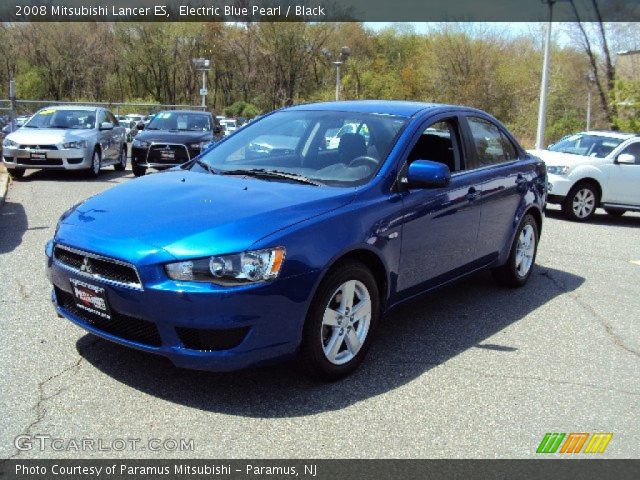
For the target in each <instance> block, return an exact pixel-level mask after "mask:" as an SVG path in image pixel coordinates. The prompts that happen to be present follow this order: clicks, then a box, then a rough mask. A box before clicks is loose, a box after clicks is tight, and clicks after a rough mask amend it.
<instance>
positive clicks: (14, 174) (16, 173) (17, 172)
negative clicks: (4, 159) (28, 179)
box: [7, 168, 26, 178]
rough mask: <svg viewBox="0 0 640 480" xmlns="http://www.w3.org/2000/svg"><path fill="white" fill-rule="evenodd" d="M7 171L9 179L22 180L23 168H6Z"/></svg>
mask: <svg viewBox="0 0 640 480" xmlns="http://www.w3.org/2000/svg"><path fill="white" fill-rule="evenodd" d="M7 171H8V172H9V175H11V178H22V177H24V174H25V172H26V170H25V169H24V168H7Z"/></svg>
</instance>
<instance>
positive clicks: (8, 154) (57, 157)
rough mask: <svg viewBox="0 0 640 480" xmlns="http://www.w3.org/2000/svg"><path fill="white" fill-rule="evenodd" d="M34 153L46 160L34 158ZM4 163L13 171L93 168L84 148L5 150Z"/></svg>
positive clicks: (89, 156)
mask: <svg viewBox="0 0 640 480" xmlns="http://www.w3.org/2000/svg"><path fill="white" fill-rule="evenodd" d="M34 153H36V154H44V156H45V158H44V159H36V158H33V155H32V154H34ZM2 161H3V163H4V165H5V166H6V167H7V168H12V169H15V168H18V169H27V168H38V169H53V170H82V169H86V168H89V167H90V166H91V155H89V153H88V152H87V149H84V148H78V149H64V150H42V151H41V150H38V151H35V152H34V151H32V150H26V149H19V148H4V149H3V152H2Z"/></svg>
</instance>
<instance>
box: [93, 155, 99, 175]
mask: <svg viewBox="0 0 640 480" xmlns="http://www.w3.org/2000/svg"><path fill="white" fill-rule="evenodd" d="M91 170H92V171H93V174H94V175H98V174H99V173H100V154H99V153H98V152H97V151H95V152H93V159H92V160H91Z"/></svg>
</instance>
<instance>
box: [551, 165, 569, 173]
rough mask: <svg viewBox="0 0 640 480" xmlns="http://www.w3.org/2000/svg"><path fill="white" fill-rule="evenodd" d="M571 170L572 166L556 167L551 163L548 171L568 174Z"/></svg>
mask: <svg viewBox="0 0 640 480" xmlns="http://www.w3.org/2000/svg"><path fill="white" fill-rule="evenodd" d="M569 170H571V167H567V166H564V167H554V166H551V165H548V166H547V173H550V174H552V175H566V174H567V173H569Z"/></svg>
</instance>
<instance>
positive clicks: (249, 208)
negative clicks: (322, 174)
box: [57, 170, 355, 261]
mask: <svg viewBox="0 0 640 480" xmlns="http://www.w3.org/2000/svg"><path fill="white" fill-rule="evenodd" d="M354 196H355V191H354V190H352V189H342V188H332V187H315V186H312V185H302V184H294V183H285V182H279V181H266V180H260V179H255V178H248V177H239V176H224V175H212V174H209V173H196V172H191V171H188V170H186V171H185V170H170V171H167V172H163V173H156V174H152V175H147V176H145V177H142V178H140V179H137V180H132V181H128V182H126V183H123V184H120V185H118V186H116V187H114V188H112V189H110V190H107V191H106V192H103V193H101V194H99V195H96V196H94V197H91V198H90V199H88V200H86V201H85V202H83V203H82V204H80V205H79V206H77V207H76V208H75V209H73V210H72V211H71V212H67V213H66V214H65V218H64V219H63V220H62V221H61V222H60V225H59V230H58V236H57V239H58V240H59V241H61V242H62V243H66V244H68V245H70V246H75V247H78V248H83V249H88V250H93V251H99V252H103V253H109V252H113V248H112V246H113V245H117V244H120V245H121V246H122V247H123V248H124V249H125V250H127V251H129V252H131V254H132V255H133V257H135V256H136V255H135V251H140V252H142V251H143V250H145V249H144V248H140V247H139V246H140V245H143V244H145V245H152V246H154V247H157V248H160V249H163V250H164V251H165V252H167V253H169V254H170V255H171V256H173V257H174V258H176V259H186V258H197V257H203V256H208V255H215V254H224V253H235V252H240V251H244V250H247V249H249V248H251V246H252V245H253V244H254V243H255V242H256V241H258V240H260V239H262V238H264V237H265V236H267V235H269V234H271V233H273V232H276V231H278V230H281V229H283V228H286V227H288V226H290V225H293V224H296V223H299V222H302V221H305V220H307V219H310V218H312V217H314V216H317V215H322V214H323V213H326V212H328V211H331V210H334V209H336V208H339V207H341V206H343V205H346V204H347V203H349V202H350V201H352V200H353V198H354ZM134 239H135V241H134ZM129 240H130V242H131V243H130V244H131V245H135V246H136V247H135V248H129V247H126V246H125V245H126V244H127V242H128V241H129ZM86 243H89V244H86ZM102 247H104V248H102ZM118 253H119V254H118V255H116V256H118V257H120V258H123V255H122V252H121V251H120V252H118ZM129 259H130V260H131V261H136V260H137V258H129Z"/></svg>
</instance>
